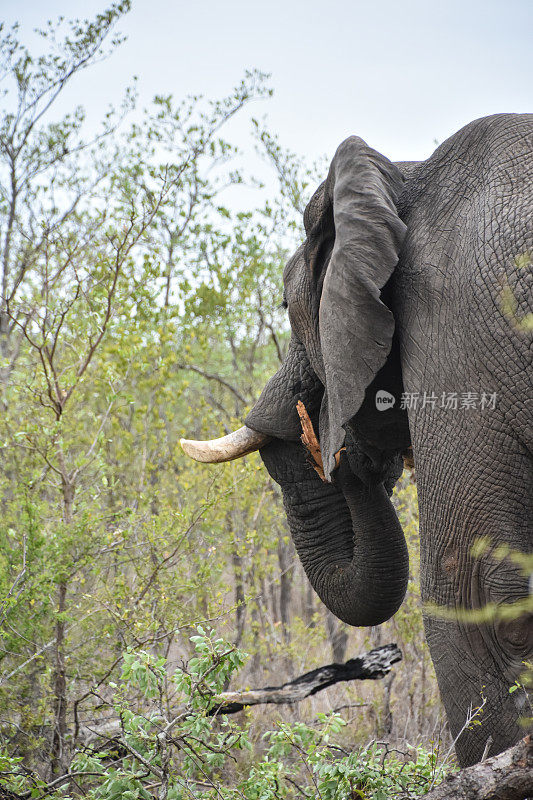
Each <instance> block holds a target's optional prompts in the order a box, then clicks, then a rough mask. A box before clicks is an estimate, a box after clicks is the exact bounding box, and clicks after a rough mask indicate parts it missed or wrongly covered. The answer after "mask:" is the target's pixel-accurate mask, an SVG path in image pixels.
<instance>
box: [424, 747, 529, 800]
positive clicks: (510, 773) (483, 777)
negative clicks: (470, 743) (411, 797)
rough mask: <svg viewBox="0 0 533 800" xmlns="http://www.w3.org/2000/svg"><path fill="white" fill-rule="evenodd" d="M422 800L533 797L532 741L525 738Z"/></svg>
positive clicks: (516, 799)
mask: <svg viewBox="0 0 533 800" xmlns="http://www.w3.org/2000/svg"><path fill="white" fill-rule="evenodd" d="M424 797H425V798H426V800H526V798H528V797H533V738H532V737H531V736H526V738H525V739H522V740H521V741H520V742H518V744H515V745H514V747H511V748H509V750H504V752H503V753H500V754H499V755H497V756H492V758H488V759H487V760H486V761H482V762H480V763H479V764H474V766H473V767H467V768H466V769H462V770H461V771H460V772H456V773H455V774H454V775H448V777H446V778H445V779H444V781H443V782H442V783H441V784H440V785H439V786H437V788H436V789H433V790H432V791H431V792H429V793H428V794H427V795H424Z"/></svg>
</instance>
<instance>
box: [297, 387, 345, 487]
mask: <svg viewBox="0 0 533 800" xmlns="http://www.w3.org/2000/svg"><path fill="white" fill-rule="evenodd" d="M296 410H297V412H298V416H299V417H300V424H301V426H302V435H301V436H300V439H301V442H302V444H303V446H304V447H305V448H306V450H307V452H308V453H309V455H310V456H311V462H310V463H311V466H312V467H313V469H314V470H315V472H316V473H317V474H318V476H319V478H320V480H321V481H324V483H327V480H326V476H325V475H324V464H323V463H322V450H321V449H320V442H319V441H318V438H317V435H316V433H315V429H314V427H313V423H312V422H311V418H310V417H309V414H308V413H307V409H306V407H305V406H304V404H303V403H302V401H301V400H298V402H297V403H296ZM344 450H346V448H345V447H341V449H340V450H337V452H336V453H335V464H336V466H337V467H338V466H339V463H340V458H341V453H342V452H343V451H344Z"/></svg>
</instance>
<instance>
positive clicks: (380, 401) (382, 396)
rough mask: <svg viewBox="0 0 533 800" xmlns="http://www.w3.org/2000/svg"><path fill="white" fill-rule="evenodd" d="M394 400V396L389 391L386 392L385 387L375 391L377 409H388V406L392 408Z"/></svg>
mask: <svg viewBox="0 0 533 800" xmlns="http://www.w3.org/2000/svg"><path fill="white" fill-rule="evenodd" d="M395 402H396V398H395V397H394V395H393V394H390V392H386V391H385V389H380V390H379V392H376V408H377V410H378V411H388V410H389V408H392V407H393V406H394V404H395Z"/></svg>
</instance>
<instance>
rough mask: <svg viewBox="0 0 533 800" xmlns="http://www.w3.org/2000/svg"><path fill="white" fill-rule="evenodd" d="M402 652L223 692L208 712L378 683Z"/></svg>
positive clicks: (383, 650)
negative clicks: (364, 682) (338, 685)
mask: <svg viewBox="0 0 533 800" xmlns="http://www.w3.org/2000/svg"><path fill="white" fill-rule="evenodd" d="M401 659H402V651H401V650H400V648H399V647H397V646H396V645H395V644H386V645H384V646H383V647H376V649H375V650H370V652H368V653H364V654H363V655H361V656H358V657H357V658H351V659H350V660H349V661H347V662H346V663H345V664H328V665H327V666H326V667H319V668H318V669H314V670H311V672H306V673H305V675H300V676H299V677H298V678H295V680H293V681H289V682H288V683H284V684H282V685H281V686H266V687H265V688H264V689H251V690H250V691H246V692H224V693H223V694H220V695H218V696H217V697H216V698H215V701H216V702H217V703H219V705H217V706H216V707H215V708H213V709H212V710H211V712H210V713H211V715H214V714H235V713H237V712H238V711H242V710H243V708H245V707H246V706H256V705H263V704H267V703H276V704H281V703H297V702H299V701H300V700H303V699H304V697H309V696H310V695H313V694H316V693H317V692H321V691H322V690H323V689H327V688H328V686H332V685H333V684H334V683H339V682H340V681H355V680H378V679H379V678H384V677H385V675H387V674H388V673H389V672H390V670H391V668H392V665H393V664H396V662H398V661H401Z"/></svg>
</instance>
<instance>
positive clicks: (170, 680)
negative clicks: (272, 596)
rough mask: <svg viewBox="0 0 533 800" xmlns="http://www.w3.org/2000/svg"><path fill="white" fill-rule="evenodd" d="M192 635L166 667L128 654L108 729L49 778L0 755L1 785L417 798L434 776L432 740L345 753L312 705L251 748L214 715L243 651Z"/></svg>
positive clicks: (89, 791)
mask: <svg viewBox="0 0 533 800" xmlns="http://www.w3.org/2000/svg"><path fill="white" fill-rule="evenodd" d="M191 641H192V643H193V644H194V648H195V654H194V655H193V657H192V658H191V659H190V660H189V661H188V663H187V664H184V665H183V666H182V667H181V668H179V669H177V670H176V671H175V672H174V673H173V674H169V673H168V671H167V663H166V660H165V659H164V658H163V657H156V656H154V655H152V654H151V653H148V652H147V651H143V650H141V651H137V652H136V651H133V650H128V651H127V652H126V653H124V656H123V660H122V671H121V675H120V679H119V682H118V683H114V682H110V684H109V687H110V689H112V690H113V693H114V697H113V701H112V703H111V704H109V706H107V707H106V708H104V709H102V712H103V714H104V715H105V717H104V718H105V719H106V720H107V723H109V719H110V717H109V712H110V711H112V712H113V719H114V720H115V721H116V729H115V730H110V729H109V727H107V728H105V727H102V726H100V727H99V725H96V726H95V728H94V730H95V731H96V732H98V731H99V733H100V735H98V736H97V737H96V738H94V739H93V740H88V743H86V744H85V745H83V746H81V747H80V749H79V750H78V751H77V752H76V754H75V755H74V758H73V759H72V761H71V764H70V767H69V770H68V773H67V774H66V775H65V776H63V777H62V778H60V779H56V781H55V782H53V783H52V784H46V783H45V782H43V781H38V780H36V779H34V778H32V777H31V776H29V775H28V774H24V771H23V770H22V767H21V764H20V759H15V758H11V759H10V758H9V757H7V756H6V755H3V756H1V757H0V767H1V770H2V775H3V777H4V781H5V784H4V785H5V786H6V788H9V789H11V790H12V791H17V792H23V793H24V792H27V794H25V796H27V797H30V796H31V797H36V798H41V797H43V796H44V795H45V794H46V795H47V796H48V797H51V798H55V799H56V800H59V798H63V800H65V798H67V797H74V796H77V795H78V791H73V789H74V787H75V786H76V785H77V786H78V787H80V786H81V787H82V792H83V796H85V797H88V798H90V800H138V799H140V798H143V799H144V800H151V798H153V797H154V792H156V794H155V796H157V797H158V798H166V799H167V800H186V798H192V797H195V798H202V800H204V799H205V800H207V799H208V798H215V797H217V798H219V800H220V799H221V798H222V799H223V800H233V799H234V798H235V800H236V799H237V798H241V800H242V798H246V800H280V799H282V800H284V799H285V798H287V800H288V799H289V798H296V797H308V798H315V797H317V796H318V797H320V798H321V800H351V799H352V798H363V800H385V798H387V800H391V798H395V797H398V798H399V797H402V798H411V797H413V798H414V797H419V796H421V795H423V794H424V793H425V792H426V791H427V790H428V788H429V787H430V786H431V785H432V784H434V783H435V782H436V779H437V778H438V777H442V772H443V770H442V769H441V770H440V771H438V770H437V753H436V751H435V750H433V751H428V750H426V749H424V748H423V747H418V748H412V749H411V751H410V753H409V757H408V758H406V754H402V753H398V752H395V751H389V749H388V747H387V746H386V745H383V744H380V743H376V742H373V743H371V744H369V745H368V746H367V747H365V748H363V749H360V750H358V751H356V752H352V753H348V752H346V751H345V750H344V749H343V748H342V747H341V745H340V744H339V736H340V734H341V732H342V730H343V728H344V727H345V726H346V722H345V721H344V719H343V718H342V717H341V715H340V714H338V713H331V714H318V715H317V717H316V720H315V721H314V722H313V724H307V723H304V722H294V723H287V722H284V721H279V722H278V724H277V726H276V728H275V729H274V730H270V731H268V732H267V733H265V734H264V736H263V742H262V743H261V744H260V746H259V747H258V748H257V750H258V752H256V753H255V754H253V745H252V742H251V739H250V735H249V726H248V724H247V723H246V722H245V723H244V724H242V723H241V722H240V721H236V720H235V718H230V717H228V716H227V715H220V716H213V715H212V710H213V709H214V708H216V704H217V695H219V694H220V692H222V691H223V690H224V687H225V686H227V683H228V681H229V679H230V677H231V676H232V674H233V673H234V672H236V671H237V670H239V669H240V668H241V667H242V666H243V664H244V662H245V659H246V655H245V654H244V653H243V652H242V651H240V650H238V649H237V648H235V647H234V646H233V645H230V644H228V643H227V642H225V641H224V640H223V639H222V638H220V637H217V636H216V635H215V634H214V632H213V631H209V630H205V629H204V628H202V627H198V629H197V634H196V635H194V636H192V637H191ZM95 742H98V747H97V748H96V747H95ZM74 780H75V783H74ZM57 784H59V785H57ZM69 792H70V793H69Z"/></svg>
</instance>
